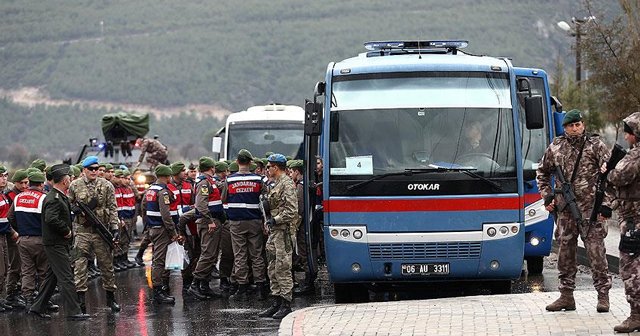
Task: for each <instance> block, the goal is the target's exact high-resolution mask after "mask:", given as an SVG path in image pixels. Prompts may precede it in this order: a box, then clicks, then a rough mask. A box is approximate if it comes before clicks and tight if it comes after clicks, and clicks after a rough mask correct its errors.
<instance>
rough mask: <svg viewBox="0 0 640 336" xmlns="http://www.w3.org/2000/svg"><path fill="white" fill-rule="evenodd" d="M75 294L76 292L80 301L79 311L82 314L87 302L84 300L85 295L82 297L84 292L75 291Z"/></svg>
mask: <svg viewBox="0 0 640 336" xmlns="http://www.w3.org/2000/svg"><path fill="white" fill-rule="evenodd" d="M77 294H78V301H80V311H81V312H82V313H83V314H86V313H87V304H86V302H85V297H84V295H85V292H77Z"/></svg>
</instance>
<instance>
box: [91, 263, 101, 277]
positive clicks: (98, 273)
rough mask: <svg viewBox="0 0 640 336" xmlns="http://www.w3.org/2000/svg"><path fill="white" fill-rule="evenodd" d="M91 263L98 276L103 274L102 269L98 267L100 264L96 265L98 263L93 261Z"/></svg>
mask: <svg viewBox="0 0 640 336" xmlns="http://www.w3.org/2000/svg"><path fill="white" fill-rule="evenodd" d="M91 265H92V266H93V270H94V271H95V272H96V278H97V277H99V276H101V275H102V271H101V270H100V269H99V268H98V266H96V264H94V263H91Z"/></svg>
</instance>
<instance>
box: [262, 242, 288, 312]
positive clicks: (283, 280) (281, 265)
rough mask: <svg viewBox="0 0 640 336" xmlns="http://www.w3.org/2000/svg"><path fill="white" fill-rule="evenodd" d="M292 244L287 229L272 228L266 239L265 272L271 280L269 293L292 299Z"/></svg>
mask: <svg viewBox="0 0 640 336" xmlns="http://www.w3.org/2000/svg"><path fill="white" fill-rule="evenodd" d="M292 255H293V246H292V243H291V236H290V234H289V232H288V230H281V229H280V230H273V231H271V233H269V239H268V240H267V262H268V263H269V265H268V266H267V273H268V274H269V279H270V281H271V295H273V296H281V297H282V298H284V299H285V300H287V301H291V299H292V295H293V294H292V290H293V278H292V277H291V258H292Z"/></svg>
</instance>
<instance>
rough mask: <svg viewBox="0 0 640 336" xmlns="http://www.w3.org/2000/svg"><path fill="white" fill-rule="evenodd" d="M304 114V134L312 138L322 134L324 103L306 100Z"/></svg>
mask: <svg viewBox="0 0 640 336" xmlns="http://www.w3.org/2000/svg"><path fill="white" fill-rule="evenodd" d="M304 113H305V119H304V134H305V135H310V136H318V135H320V134H322V103H316V102H312V101H309V100H307V99H305V101H304Z"/></svg>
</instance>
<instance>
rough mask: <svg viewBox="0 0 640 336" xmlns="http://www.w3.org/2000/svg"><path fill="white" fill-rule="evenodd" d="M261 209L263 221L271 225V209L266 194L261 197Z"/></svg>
mask: <svg viewBox="0 0 640 336" xmlns="http://www.w3.org/2000/svg"><path fill="white" fill-rule="evenodd" d="M259 207H260V212H262V219H263V220H264V222H265V223H269V222H270V219H271V207H270V206H269V200H268V199H267V196H265V195H264V194H261V195H260V203H259ZM269 229H271V227H269Z"/></svg>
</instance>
